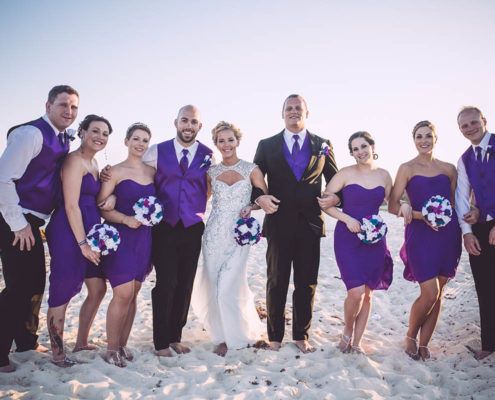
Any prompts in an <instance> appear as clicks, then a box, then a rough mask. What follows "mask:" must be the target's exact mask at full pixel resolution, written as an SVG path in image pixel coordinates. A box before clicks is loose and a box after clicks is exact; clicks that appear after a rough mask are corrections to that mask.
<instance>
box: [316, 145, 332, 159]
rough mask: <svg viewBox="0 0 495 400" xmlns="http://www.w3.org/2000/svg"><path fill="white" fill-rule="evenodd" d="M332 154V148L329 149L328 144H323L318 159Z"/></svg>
mask: <svg viewBox="0 0 495 400" xmlns="http://www.w3.org/2000/svg"><path fill="white" fill-rule="evenodd" d="M329 154H330V148H329V147H328V143H325V142H323V143H322V144H321V149H320V152H319V153H318V158H321V157H322V156H328V155H329Z"/></svg>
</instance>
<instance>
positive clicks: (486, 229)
mask: <svg viewBox="0 0 495 400" xmlns="http://www.w3.org/2000/svg"><path fill="white" fill-rule="evenodd" d="M494 226H495V220H491V221H489V222H487V223H486V224H474V225H473V233H474V235H475V236H476V238H477V239H478V241H479V242H480V246H481V254H480V255H479V256H473V255H471V254H470V255H469V263H470V264H471V271H472V272H473V278H474V284H475V286H476V293H477V295H478V303H479V307H480V322H481V349H482V350H487V351H495V309H494V307H493V306H494V301H493V285H494V284H495V246H493V245H490V244H489V243H488V235H489V234H490V230H491V229H492V228H493V227H494Z"/></svg>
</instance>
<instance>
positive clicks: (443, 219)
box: [421, 195, 452, 227]
mask: <svg viewBox="0 0 495 400" xmlns="http://www.w3.org/2000/svg"><path fill="white" fill-rule="evenodd" d="M421 214H423V217H424V218H425V219H426V220H427V221H428V222H429V223H430V224H431V226H435V227H442V226H445V225H447V224H448V223H449V222H450V220H451V219H452V204H450V201H449V200H448V199H446V198H445V197H443V196H440V195H436V196H431V197H430V198H429V199H428V200H427V201H426V203H425V204H424V206H423V208H422V209H421Z"/></svg>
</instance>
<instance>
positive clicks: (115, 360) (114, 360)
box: [105, 350, 127, 368]
mask: <svg viewBox="0 0 495 400" xmlns="http://www.w3.org/2000/svg"><path fill="white" fill-rule="evenodd" d="M105 361H106V362H107V363H109V364H112V365H115V366H116V367H119V368H125V367H127V364H126V362H125V361H124V359H123V358H122V355H121V354H120V353H119V351H117V350H107V354H106V355H105Z"/></svg>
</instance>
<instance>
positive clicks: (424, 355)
mask: <svg viewBox="0 0 495 400" xmlns="http://www.w3.org/2000/svg"><path fill="white" fill-rule="evenodd" d="M418 351H419V356H420V357H421V359H422V360H423V361H426V360H429V359H430V358H431V354H430V349H429V348H428V346H418Z"/></svg>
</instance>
